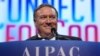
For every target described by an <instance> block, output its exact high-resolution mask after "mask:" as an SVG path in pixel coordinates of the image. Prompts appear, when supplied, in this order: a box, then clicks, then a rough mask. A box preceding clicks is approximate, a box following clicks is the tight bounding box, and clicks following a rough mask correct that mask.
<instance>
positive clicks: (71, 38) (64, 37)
mask: <svg viewBox="0 0 100 56" xmlns="http://www.w3.org/2000/svg"><path fill="white" fill-rule="evenodd" d="M27 40H41V39H40V38H39V37H38V36H37V35H36V36H32V37H30V38H29V39H27ZM56 40H81V39H80V38H79V37H72V36H65V35H58V36H57V37H56Z"/></svg>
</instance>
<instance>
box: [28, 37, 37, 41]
mask: <svg viewBox="0 0 100 56" xmlns="http://www.w3.org/2000/svg"><path fill="white" fill-rule="evenodd" d="M36 38H37V37H36V36H32V37H30V38H28V39H27V40H36Z"/></svg>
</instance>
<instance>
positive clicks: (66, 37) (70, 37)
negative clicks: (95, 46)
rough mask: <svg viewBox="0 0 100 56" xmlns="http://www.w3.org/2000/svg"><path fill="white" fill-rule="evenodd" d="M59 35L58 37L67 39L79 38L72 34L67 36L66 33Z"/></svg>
mask: <svg viewBox="0 0 100 56" xmlns="http://www.w3.org/2000/svg"><path fill="white" fill-rule="evenodd" d="M59 36H60V38H62V39H65V40H66V39H67V40H81V38H79V37H74V36H67V35H59Z"/></svg>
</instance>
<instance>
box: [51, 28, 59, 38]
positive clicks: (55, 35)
mask: <svg viewBox="0 0 100 56" xmlns="http://www.w3.org/2000/svg"><path fill="white" fill-rule="evenodd" d="M51 32H52V33H53V35H54V37H57V35H58V33H57V30H56V28H51Z"/></svg>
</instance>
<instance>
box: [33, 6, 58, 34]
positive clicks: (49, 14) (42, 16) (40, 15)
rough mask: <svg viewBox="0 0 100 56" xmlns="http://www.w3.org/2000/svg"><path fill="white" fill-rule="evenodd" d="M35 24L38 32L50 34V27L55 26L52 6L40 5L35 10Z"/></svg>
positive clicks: (55, 18) (55, 15)
mask: <svg viewBox="0 0 100 56" xmlns="http://www.w3.org/2000/svg"><path fill="white" fill-rule="evenodd" d="M35 19H36V20H35V25H36V28H37V30H38V31H39V32H40V33H44V34H50V33H51V28H52V27H53V28H57V14H56V12H55V10H54V9H53V8H50V7H42V8H41V9H39V10H38V11H37V12H36V18H35Z"/></svg>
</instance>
